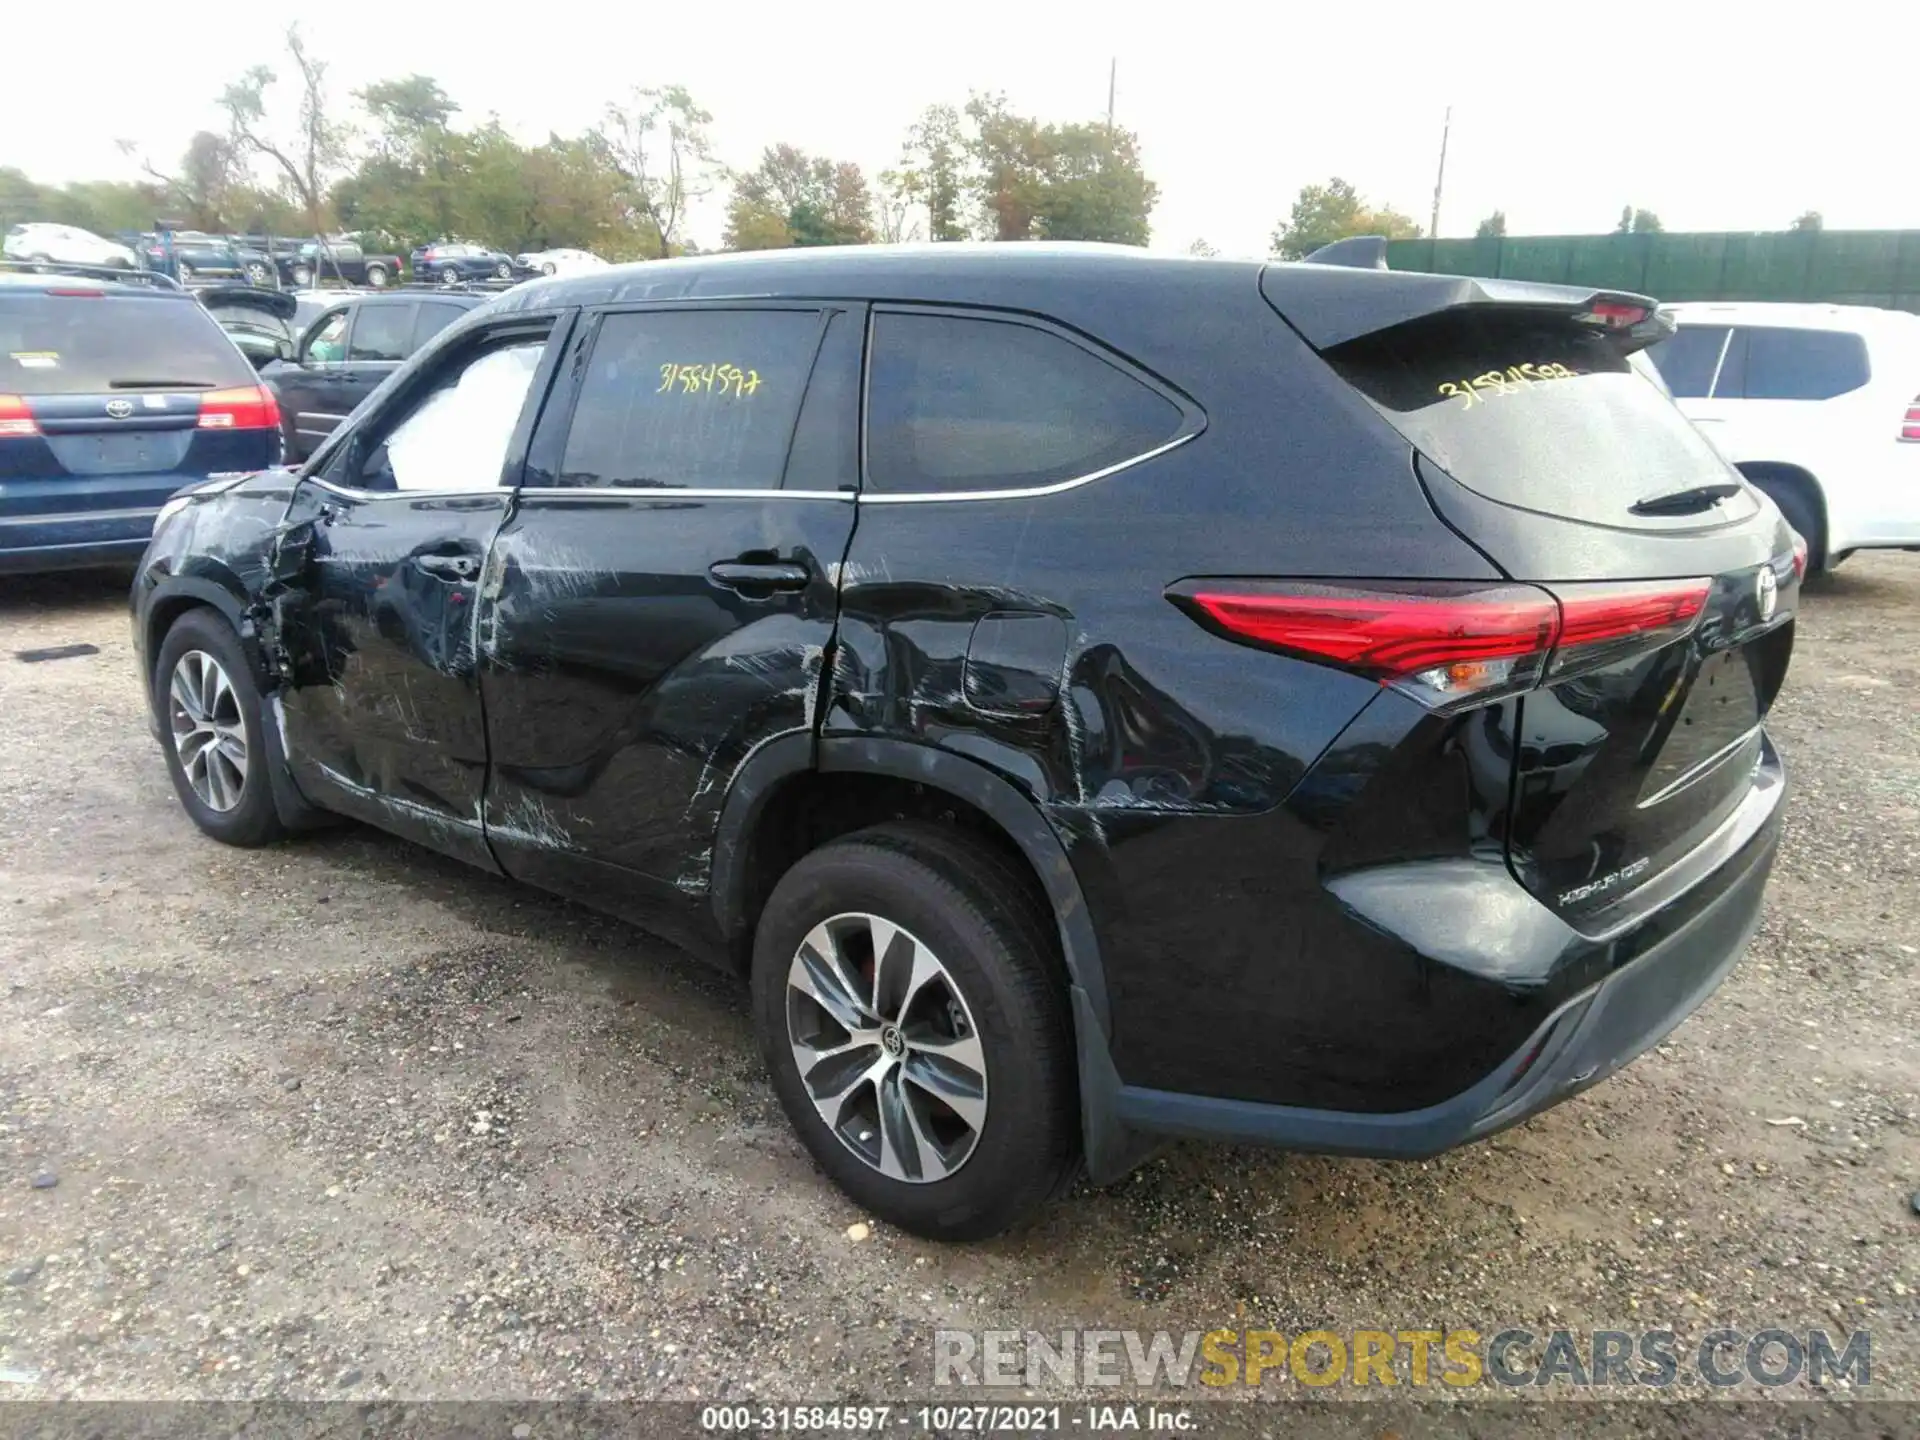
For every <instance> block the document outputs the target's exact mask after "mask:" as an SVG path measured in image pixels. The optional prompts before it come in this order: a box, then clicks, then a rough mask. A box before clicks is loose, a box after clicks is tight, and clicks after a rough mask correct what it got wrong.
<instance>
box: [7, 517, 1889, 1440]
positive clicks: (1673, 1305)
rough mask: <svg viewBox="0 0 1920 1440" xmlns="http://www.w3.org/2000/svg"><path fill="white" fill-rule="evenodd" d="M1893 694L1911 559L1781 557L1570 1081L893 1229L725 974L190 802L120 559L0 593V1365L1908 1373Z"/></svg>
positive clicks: (391, 1375) (500, 1383)
mask: <svg viewBox="0 0 1920 1440" xmlns="http://www.w3.org/2000/svg"><path fill="white" fill-rule="evenodd" d="M70 642H85V643H90V644H92V645H95V646H97V647H99V650H98V653H97V654H91V655H85V656H80V657H75V658H68V659H60V660H49V661H45V662H42V663H32V664H29V663H23V662H20V661H18V660H16V659H15V658H14V653H15V652H16V651H20V650H24V649H28V648H30V647H42V646H53V645H62V644H67V643H70ZM1916 695H1920V558H1916V557H1912V556H1904V555H1891V556H1877V557H1864V558H1860V559H1856V560H1855V561H1854V562H1852V563H1851V564H1849V565H1848V566H1847V567H1846V568H1845V569H1844V570H1843V571H1841V572H1840V573H1839V574H1838V575H1837V576H1835V577H1833V578H1831V579H1829V580H1827V581H1823V582H1821V583H1820V584H1819V585H1817V586H1816V587H1814V588H1813V589H1811V590H1810V592H1809V594H1808V596H1807V600H1806V605H1805V613H1804V614H1803V617H1802V621H1801V638H1800V649H1799V654H1798V655H1797V656H1796V658H1795V663H1794V668H1793V672H1792V675H1791V676H1790V678H1789V681H1788V688H1787V692H1786V694H1785V696H1784V698H1783V700H1782V702H1781V704H1780V706H1779V708H1778V709H1777V710H1776V712H1775V716H1776V719H1775V724H1774V731H1775V735H1776V738H1777V739H1778V741H1779V743H1780V745H1781V748H1782V750H1783V751H1784V752H1785V754H1786V757H1787V760H1788V763H1789V765H1790V767H1791V768H1792V772H1793V777H1794V780H1795V782H1796V784H1797V790H1796V792H1795V794H1794V796H1793V798H1792V801H1791V812H1790V819H1789V825H1788V831H1787V839H1786V842H1785V846H1784V849H1783V851H1782V854H1781V857H1780V862H1779V865H1778V866H1777V868H1776V870H1775V875H1774V880H1773V884H1772V888H1771V891H1770V898H1769V902H1768V907H1767V912H1766V918H1765V921H1764V924H1763V926H1762V928H1761V931H1760V934H1759V936H1758V938H1757V940H1756V941H1755V944H1754V946H1753V950H1752V953H1751V955H1750V957H1749V958H1748V959H1747V960H1746V962H1745V963H1743V964H1742V965H1741V966H1740V967H1739V968H1738V969H1737V970H1736V971H1735V973H1734V974H1733V976H1732V978H1731V979H1730V980H1729V981H1728V982H1727V984H1726V985H1725V986H1724V987H1723V988H1722V989H1721V990H1720V992H1719V993H1718V994H1717V995H1716V996H1715V997H1714V998H1713V999H1712V1000H1711V1001H1710V1002H1709V1003H1708V1004H1707V1005H1706V1007H1705V1008H1704V1009H1702V1010H1701V1011H1700V1012H1699V1013H1698V1014H1697V1015H1696V1016H1695V1017H1694V1018H1692V1019H1691V1020H1690V1021H1688V1022H1687V1024H1686V1025H1684V1026H1683V1027H1682V1028H1681V1029H1680V1030H1679V1031H1678V1032H1676V1034H1675V1035H1674V1036H1673V1037H1671V1039H1670V1040H1669V1042H1668V1043H1667V1044H1665V1045H1663V1046H1661V1047H1660V1048H1659V1049H1658V1050H1657V1051H1656V1052H1654V1053H1652V1054H1649V1055H1648V1056H1646V1057H1644V1058H1643V1059H1642V1060H1641V1061H1640V1062H1639V1063H1637V1064H1636V1065H1634V1066H1632V1067H1631V1068H1630V1069H1629V1070H1627V1071H1626V1072H1624V1073H1623V1074H1621V1075H1620V1076H1618V1077H1616V1078H1614V1079H1613V1080H1611V1081H1609V1082H1608V1083H1606V1084H1604V1085H1602V1086H1600V1087H1599V1088H1597V1089H1596V1090H1594V1091H1592V1092H1590V1093H1588V1094H1587V1095H1585V1096H1583V1097H1581V1098H1579V1099H1577V1100H1575V1101H1573V1102H1571V1103H1569V1104H1567V1105H1564V1106H1562V1107H1560V1108H1558V1109H1556V1110H1553V1111H1551V1112H1549V1113H1547V1114H1546V1115H1543V1116H1541V1117H1539V1118H1536V1119H1535V1120H1533V1121H1531V1122H1529V1123H1528V1124H1526V1125H1524V1126H1522V1127H1520V1128H1518V1129H1516V1130H1513V1131H1510V1132H1508V1133H1506V1134H1505V1135H1503V1136H1500V1137H1498V1138H1496V1139H1495V1140H1493V1141H1490V1142H1487V1143H1483V1144H1480V1145H1477V1146H1474V1147H1471V1148H1469V1149H1466V1150H1463V1151H1457V1152H1454V1153H1453V1154H1450V1155H1447V1156H1445V1157H1442V1158H1441V1159H1438V1160H1435V1161H1432V1162H1429V1163H1425V1164H1381V1163H1371V1162H1364V1161H1351V1160H1334V1159H1323V1158H1315V1157H1303V1156H1286V1155H1279V1154H1274V1153H1270V1152H1263V1151H1256V1150H1234V1149H1223V1148H1217V1147H1203V1146H1187V1147H1182V1148H1178V1149H1175V1150H1173V1151H1171V1152H1170V1153H1168V1154H1167V1155H1166V1156H1164V1157H1163V1158H1161V1159H1159V1160H1157V1161H1155V1162H1153V1163H1152V1164H1150V1165H1148V1166H1147V1167H1146V1168H1145V1169H1143V1170H1142V1171H1140V1172H1139V1173H1137V1174H1136V1175H1134V1176H1133V1177H1132V1178H1131V1179H1130V1180H1128V1181H1127V1182H1126V1183H1124V1184H1122V1185H1120V1186H1118V1187H1116V1188H1114V1189H1111V1190H1107V1191H1091V1190H1086V1191H1082V1192H1081V1193H1079V1194H1077V1195H1076V1196H1074V1198H1073V1199H1072V1200H1071V1201H1070V1202H1069V1203H1067V1204H1065V1205H1064V1206H1062V1207H1059V1208H1057V1209H1056V1210H1054V1211H1052V1212H1051V1213H1050V1214H1049V1215H1048V1216H1047V1217H1046V1218H1045V1219H1044V1220H1043V1221H1042V1222H1041V1223H1040V1224H1039V1226H1038V1227H1037V1228H1035V1229H1033V1230H1030V1231H1028V1232H1026V1233H1024V1234H1022V1235H1020V1236H1018V1237H1016V1238H1012V1239H1007V1240H1003V1241H1000V1242H996V1243H993V1244H987V1245H981V1246H975V1247H970V1248H942V1247H938V1246H934V1245H930V1244H927V1243H924V1242H921V1241H919V1240H916V1239H913V1238H911V1237H909V1236H905V1235H902V1234H899V1233H896V1232H893V1231H891V1230H889V1229H887V1228H886V1227H884V1226H877V1225H876V1226H872V1227H871V1228H870V1229H869V1230H866V1231H862V1230H861V1229H858V1228H856V1227H859V1226H861V1225H862V1224H863V1223H864V1219H865V1217H863V1216H861V1215H860V1214H859V1213H857V1212H856V1211H855V1209H854V1208H853V1207H852V1206H851V1205H850V1204H849V1203H848V1202H847V1201H845V1200H844V1199H842V1198H841V1197H840V1196H839V1194H838V1193H837V1192H836V1191H834V1190H832V1189H831V1188H830V1187H829V1186H828V1185H827V1184H826V1183H825V1181H824V1180H823V1179H822V1178H821V1177H820V1176H819V1175H818V1174H817V1173H816V1172H815V1171H814V1169H813V1167H812V1165H811V1164H810V1162H809V1161H808V1159H807V1157H806V1155H805V1154H804V1152H803V1151H802V1150H801V1149H800V1147H799V1145H798V1144H797V1143H796V1142H795V1141H794V1139H793V1138H792V1137H791V1136H790V1134H789V1132H788V1130H787V1127H786V1124H785V1121H784V1119H783V1117H782V1116H781V1115H780V1113H779V1111H778V1108H777V1106H776V1104H775V1102H774V1099H773V1096H772V1093H771V1091H770V1090H769V1089H768V1087H767V1085H766V1083H765V1080H764V1078H763V1076H762V1074H761V1071H760V1067H759V1063H758V1060H757V1059H756V1057H755V1055H754V1051H753V1047H752V1044H751V1040H750V1035H749V1029H748V1023H747V1019H746V1016H745V1013H744V1007H743V1003H742V998H743V997H742V995H741V994H740V992H739V991H738V990H737V989H736V988H735V987H734V986H733V985H732V984H731V983H729V982H727V981H726V980H724V979H722V978H720V977H718V976H716V975H714V974H713V973H712V972H709V971H707V970H706V969H704V968H703V967H701V966H700V965H699V964H698V963H697V962H694V961H692V960H690V959H687V958H685V957H683V956H680V955H678V954H677V953H675V952H672V951H669V950H665V949H663V947H661V946H660V945H658V944H656V943H654V942H652V941H650V940H648V939H647V938H645V937H644V936H642V935H640V934H639V933H637V932H635V931H633V930H631V929H628V928H626V927H625V926H623V925H620V924H618V923H616V922H613V921H610V920H606V919H603V918H601V917H598V916H596V915H593V914H591V913H589V912H587V911H585V910H582V909H579V908H577V907H574V906H571V905H568V904H566V903H563V902H560V901H557V900H551V899H548V898H545V897H543V896H541V895H539V894H537V893H534V892H531V891H528V890H524V889H521V888H517V887H515V886H513V885H511V884H509V883H507V882H504V881H499V880H494V879H491V878H488V877H486V876H483V875H480V874H478V873H476V872H473V871H470V870H467V869H465V868H463V867H461V866H460V865H458V864H456V863H455V862H453V861H448V860H441V859H439V858H436V857H435V856H433V855H430V854H428V853H426V852H424V851H421V850H417V849H413V848H410V847H408V846H406V845H403V844H402V843H400V842H398V841H392V840H388V839H386V838H384V837H382V836H380V835H378V834H376V833H374V832H371V831H367V830H357V829H355V830H345V831H341V832H337V833H330V834H327V835H323V836H321V837H318V838H309V839H303V840H299V841H296V842H292V843H288V844H284V845H281V846H278V847H275V848H271V849H267V850H261V851H238V850H230V849H225V848H223V847H221V846H219V845H216V844H213V843H211V842H209V841H206V840H204V839H202V838H200V837H199V836H198V834H197V833H196V832H195V831H194V830H193V828H192V827H191V825H190V824H189V823H188V821H187V820H186V818H185V817H184V815H183V814H182V813H181V811H180V810H179V808H178V807H177V805H176V804H175V802H174V799H173V795H172V792H171V790H170V788H169V786H168V783H167V779H166V774H165V771H164V769H163V767H162V765H161V762H160V757H159V754H158V752H157V750H156V749H155V747H154V744H153V742H152V740H151V739H150V738H149V736H148V734H147V732H146V729H145V727H144V724H143V719H142V714H141V702H140V697H139V693H138V688H137V685H136V682H135V679H134V676H133V674H132V669H131V664H130V652H129V643H128V638H127V622H126V615H125V603H124V589H123V586H122V584H121V583H120V582H118V581H114V580H96V579H91V578H86V579H82V578H58V579H50V580H38V581H12V582H0V816H3V817H4V824H0V960H3V961H4V969H3V970H0V976H3V977H4V978H3V979H0V1396H4V1395H16V1396H22V1397H26V1396H33V1397H40V1396H64V1397H87V1398H91V1399H111V1398H179V1399H185V1398H261V1397H322V1396H325V1397H352V1398H357V1399H375V1398H381V1399H384V1398H399V1397H435V1398H449V1397H463V1398H478V1397H491V1398H500V1399H537V1398H546V1397H567V1396H579V1395H589V1394H591V1395H598V1396H616V1397H637V1398H646V1397H665V1398H673V1399H681V1400H685V1399H697V1400H703V1401H705V1400H714V1399H722V1398H724V1399H752V1400H781V1399H785V1400H793V1399H800V1398H807V1399H812V1400H833V1399H840V1398H847V1399H853V1398H869V1399H871V1398H891V1399H906V1398H909V1397H918V1398H920V1399H925V1398H929V1394H930V1391H929V1375H930V1369H931V1334H932V1332H933V1331H934V1330H935V1329H938V1328H947V1327H951V1328H971V1329H979V1328H1003V1327H1004V1328H1027V1329H1036V1330H1040V1331H1043V1332H1046V1331H1053V1330H1057V1329H1058V1328H1060V1327H1063V1326H1089V1325H1090V1326H1102V1327H1112V1328H1139V1329H1145V1330H1160V1329H1168V1330H1176V1331H1180V1330H1188V1329H1201V1330H1204V1329H1210V1328H1214V1327H1218V1326H1246V1327H1253V1326H1271V1327H1273V1328H1277V1329H1279V1330H1282V1331H1288V1332H1294V1331H1298V1330H1301V1329H1306V1328H1312V1327H1324V1328H1328V1329H1331V1330H1334V1331H1350V1330H1353V1329H1355V1328H1368V1327H1380V1328H1388V1329H1393V1328H1409V1327H1413V1328H1418V1327H1421V1326H1423V1325H1435V1326H1469V1327H1471V1328H1474V1329H1476V1330H1479V1331H1481V1332H1482V1333H1488V1334H1490V1333H1492V1332H1494V1331H1496V1330H1498V1329H1500V1328H1503V1327H1504V1326H1508V1325H1518V1326H1525V1327H1528V1328H1531V1329H1533V1330H1535V1331H1547V1330H1551V1329H1554V1328H1568V1329H1572V1330H1576V1331H1587V1330H1591V1329H1607V1328H1619V1329H1628V1330H1638V1329H1646V1328H1661V1327H1671V1328H1673V1329H1674V1330H1676V1331H1678V1332H1679V1334H1680V1337H1681V1344H1682V1347H1683V1353H1685V1350H1684V1347H1685V1346H1687V1344H1688V1343H1689V1341H1690V1340H1697V1338H1698V1336H1699V1335H1700V1334H1701V1333H1703V1332H1704V1331H1706V1330H1709V1329H1712V1328H1714V1327H1715V1326H1717V1325H1721V1324H1725V1325H1729V1326H1732V1327H1735V1328H1737V1329H1740V1330H1742V1331H1744V1332H1747V1333H1751V1332H1753V1331H1756V1330H1759V1329H1762V1328H1766V1327H1768V1326H1774V1325H1777V1326H1780V1327H1783V1328H1786V1329H1790V1330H1799V1331H1802V1332H1804V1331H1805V1330H1806V1329H1807V1328H1809V1327H1824V1328H1828V1329H1830V1330H1833V1331H1834V1332H1836V1334H1837V1333H1838V1332H1840V1331H1843V1330H1856V1329H1862V1328H1864V1329H1868V1330H1870V1331H1871V1332H1872V1346H1873V1350H1872V1355H1873V1386H1872V1391H1871V1392H1870V1393H1874V1394H1878V1395H1882V1396H1886V1395H1896V1396H1907V1397H1916V1398H1920V1327H1917V1326H1916V1320H1917V1319H1920V1299H1917V1298H1916V1292H1917V1291H1920V1245H1916V1240H1920V1216H1916V1214H1915V1213H1914V1209H1913V1204H1912V1202H1911V1201H1910V1197H1911V1196H1912V1195H1913V1193H1914V1192H1915V1190H1916V1189H1920V1094H1917V1092H1920V1054H1917V1053H1916V1048H1915V1039H1914V1037H1915V1028H1916V1027H1915V1020H1916V1017H1917V1016H1920V984H1916V980H1915V966H1916V947H1917V946H1920V883H1916V880H1917V874H1916V872H1917V870H1920V705H1917V704H1916V702H1915V696H1916ZM850 1231H851V1232H852V1235H853V1236H859V1237H861V1238H850ZM1683 1373H1684V1371H1683ZM1270 1388H1276V1387H1271V1386H1270ZM1277 1390H1278V1393H1280V1394H1290V1395H1299V1394H1301V1393H1303V1392H1301V1391H1300V1390H1299V1388H1298V1387H1297V1385H1295V1384H1294V1382H1291V1381H1282V1382H1281V1383H1280V1384H1279V1386H1278V1387H1277ZM1748 1393H1755V1392H1748ZM949 1398H951V1392H949ZM1163 1398H1164V1396H1163ZM1659 1433H1666V1432H1665V1431H1661V1432H1659ZM1673 1433H1676V1434H1679V1433H1685V1431H1684V1429H1677V1430H1675V1431H1674V1432H1673Z"/></svg>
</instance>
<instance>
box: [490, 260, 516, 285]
mask: <svg viewBox="0 0 1920 1440" xmlns="http://www.w3.org/2000/svg"><path fill="white" fill-rule="evenodd" d="M493 278H494V279H496V280H511V279H512V278H513V266H511V265H509V264H508V263H507V262H506V261H504V260H502V261H501V262H500V263H499V264H498V265H496V266H494V267H493Z"/></svg>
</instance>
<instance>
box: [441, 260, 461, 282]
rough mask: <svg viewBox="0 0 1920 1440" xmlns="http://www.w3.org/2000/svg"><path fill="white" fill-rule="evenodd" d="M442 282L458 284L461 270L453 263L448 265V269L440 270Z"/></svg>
mask: <svg viewBox="0 0 1920 1440" xmlns="http://www.w3.org/2000/svg"><path fill="white" fill-rule="evenodd" d="M440 283H441V284H442V285H458V284H459V283H460V271H459V270H458V269H457V268H456V267H454V266H452V265H449V266H447V268H446V269H444V270H442V271H441V272H440Z"/></svg>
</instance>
